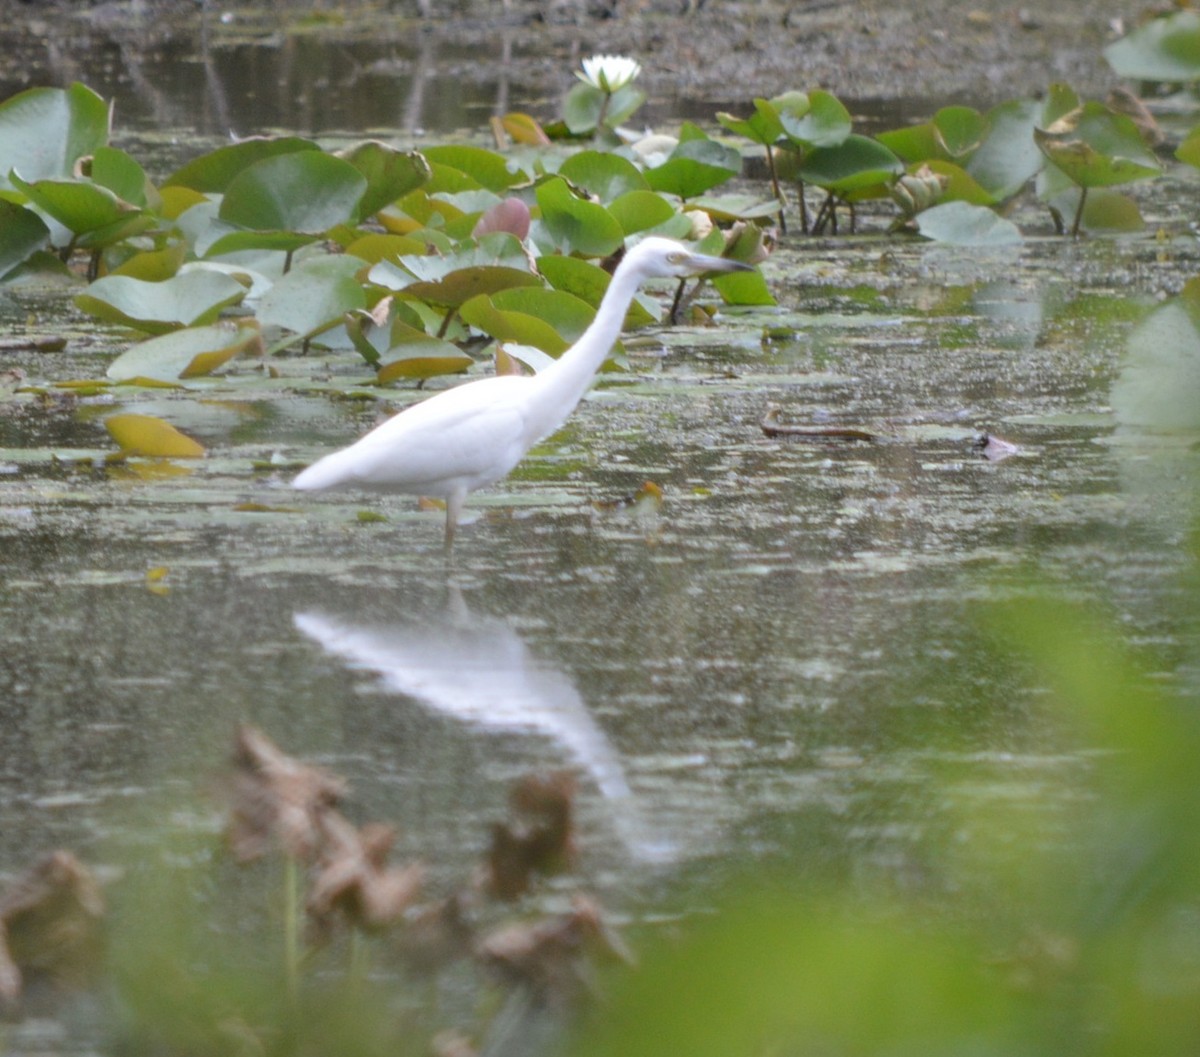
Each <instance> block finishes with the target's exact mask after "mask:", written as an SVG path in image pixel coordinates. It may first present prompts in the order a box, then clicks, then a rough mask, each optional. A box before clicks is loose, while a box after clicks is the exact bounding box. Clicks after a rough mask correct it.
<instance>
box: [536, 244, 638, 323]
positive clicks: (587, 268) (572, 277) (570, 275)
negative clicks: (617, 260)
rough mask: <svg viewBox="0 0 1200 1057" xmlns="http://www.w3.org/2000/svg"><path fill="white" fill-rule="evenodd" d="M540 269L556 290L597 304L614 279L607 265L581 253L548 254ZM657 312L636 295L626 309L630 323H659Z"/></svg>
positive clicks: (543, 259) (595, 306)
mask: <svg viewBox="0 0 1200 1057" xmlns="http://www.w3.org/2000/svg"><path fill="white" fill-rule="evenodd" d="M538 270H539V271H540V272H541V273H542V275H544V276H545V277H546V279H547V280H548V281H549V283H550V285H551V286H553V287H554V289H556V290H563V291H565V292H566V293H569V294H574V295H575V296H576V297H577V298H579V299H580V300H581V301H586V302H587V303H588V304H589V305H591V306H592V307H593V308H598V307H599V306H600V302H601V300H602V299H603V298H604V294H605V292H606V291H607V290H608V284H609V282H610V281H611V279H612V276H611V275H609V273H608V272H606V271H605V270H604V269H603V268H601V267H600V266H599V265H596V264H593V263H592V262H591V261H584V260H580V259H579V258H578V257H563V256H547V257H539V258H538ZM657 322H658V315H657V313H654V312H651V311H649V310H648V309H647V308H646V305H645V302H644V299H641V298H634V301H633V304H631V305H630V306H629V311H628V312H626V313H625V326H626V327H643V326H646V325H647V324H649V323H657Z"/></svg>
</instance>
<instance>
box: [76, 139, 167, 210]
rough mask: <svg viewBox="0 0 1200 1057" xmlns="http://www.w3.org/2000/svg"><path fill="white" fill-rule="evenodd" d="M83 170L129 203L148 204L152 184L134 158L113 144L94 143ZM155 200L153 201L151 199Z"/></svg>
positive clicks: (149, 202) (136, 204)
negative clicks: (88, 161)
mask: <svg viewBox="0 0 1200 1057" xmlns="http://www.w3.org/2000/svg"><path fill="white" fill-rule="evenodd" d="M84 174H85V175H86V176H88V177H90V178H91V179H92V181H93V182H95V183H98V184H99V185H100V186H101V187H107V188H108V189H109V190H110V191H112V193H113V194H115V195H116V196H117V197H118V198H120V199H121V200H122V201H124V202H129V203H130V204H131V205H135V206H139V207H141V208H146V207H147V206H149V205H151V204H152V203H151V200H150V199H151V193H152V192H153V188H152V187H151V185H150V181H149V180H148V179H147V178H146V171H145V170H144V169H143V168H142V167H141V165H140V164H139V163H138V162H137V160H136V159H134V158H133V157H131V156H130V155H129V154H126V153H125V151H123V150H118V149H117V148H116V147H97V148H96V151H95V153H94V154H93V155H92V157H91V162H90V164H89V165H88V166H87V167H86V169H85V172H84ZM154 204H157V203H154Z"/></svg>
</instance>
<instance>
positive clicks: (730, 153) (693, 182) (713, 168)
mask: <svg viewBox="0 0 1200 1057" xmlns="http://www.w3.org/2000/svg"><path fill="white" fill-rule="evenodd" d="M685 137H686V138H685ZM741 171H742V156H741V154H740V153H738V151H736V150H734V149H733V148H732V147H727V146H725V144H723V143H718V142H717V141H716V140H713V139H709V138H708V137H707V136H705V135H704V134H703V132H700V130H699V129H696V128H695V126H688V125H685V126H684V129H683V132H682V133H681V137H680V142H679V145H678V146H677V147H676V148H675V149H674V150H673V151H672V152H671V156H670V157H669V158H668V159H667V160H666V161H665V162H663V164H662V165H659V166H657V167H655V168H653V169H648V170H647V171H646V182H647V183H648V184H649V185H650V188H651V190H654V191H663V192H665V193H667V194H673V195H677V196H678V197H680V198H684V199H687V198H694V197H696V196H697V195H702V194H704V192H705V191H710V190H712V189H713V188H714V187H716V186H718V185H719V184H723V183H725V181H727V180H730V179H732V178H733V177H734V176H737V175H738V173H740V172H741Z"/></svg>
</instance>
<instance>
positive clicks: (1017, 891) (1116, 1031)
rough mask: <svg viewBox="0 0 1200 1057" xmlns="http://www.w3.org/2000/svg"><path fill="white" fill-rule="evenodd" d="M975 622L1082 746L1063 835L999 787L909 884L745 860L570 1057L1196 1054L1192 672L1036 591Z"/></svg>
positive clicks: (581, 1034) (1197, 878)
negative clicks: (1157, 668)
mask: <svg viewBox="0 0 1200 1057" xmlns="http://www.w3.org/2000/svg"><path fill="white" fill-rule="evenodd" d="M1192 550H1193V553H1192V555H1191V565H1190V572H1189V574H1188V575H1189V577H1190V579H1191V583H1190V584H1189V591H1188V592H1187V597H1189V598H1190V600H1191V605H1192V611H1191V612H1189V613H1183V614H1180V626H1182V627H1184V628H1187V629H1190V631H1189V632H1188V633H1190V634H1192V635H1193V638H1192V641H1191V642H1190V644H1189V645H1190V647H1191V652H1190V658H1191V668H1190V671H1191V673H1192V674H1193V676H1194V673H1195V671H1196V667H1195V662H1196V660H1197V654H1196V650H1195V646H1196V642H1195V638H1194V633H1195V631H1196V629H1197V626H1198V625H1197V621H1196V619H1195V618H1196V617H1197V615H1200V606H1197V605H1196V602H1197V601H1200V590H1197V586H1198V584H1197V578H1196V553H1195V547H1194V541H1193V548H1192ZM980 619H981V622H982V630H983V633H984V634H985V635H986V636H987V637H989V638H990V639H991V641H992V643H993V648H994V649H995V651H996V654H997V656H998V657H999V658H1001V659H1002V660H1003V661H1005V662H1006V663H1008V664H1010V665H1013V666H1015V667H1016V668H1018V669H1020V670H1022V671H1023V673H1024V675H1023V679H1024V681H1025V683H1026V686H1027V689H1028V690H1030V691H1031V692H1033V693H1034V694H1036V695H1037V696H1038V697H1039V698H1040V699H1041V700H1042V702H1043V707H1044V708H1045V709H1046V710H1047V711H1048V712H1050V713H1051V714H1057V715H1058V716H1061V717H1062V718H1063V719H1064V720H1065V722H1066V730H1065V732H1064V737H1066V738H1067V739H1068V740H1069V741H1071V742H1073V743H1074V744H1075V745H1076V746H1082V747H1083V749H1084V750H1085V752H1086V755H1087V756H1088V758H1089V760H1090V763H1089V771H1090V773H1089V775H1088V777H1087V781H1086V786H1087V788H1088V791H1089V793H1088V796H1087V798H1086V799H1085V800H1084V801H1083V802H1082V803H1081V804H1080V806H1079V809H1078V812H1077V818H1078V825H1077V827H1076V828H1075V829H1074V831H1073V832H1072V833H1070V834H1069V836H1068V839H1067V840H1066V841H1065V843H1063V844H1061V845H1053V844H1048V843H1047V841H1046V839H1045V834H1044V832H1040V831H1038V829H1037V824H1036V823H1035V822H1033V821H1031V818H1030V814H1029V812H1028V811H1026V810H1024V808H1023V806H1022V805H1021V804H1020V803H1012V804H1009V805H1005V806H999V807H998V806H997V804H996V803H995V802H994V801H993V802H991V803H990V806H988V807H987V808H986V809H983V810H972V809H969V808H968V809H965V810H964V811H963V813H962V815H961V816H960V817H958V818H957V819H956V823H957V825H956V826H955V827H953V828H954V829H955V831H956V832H960V833H961V832H964V831H967V830H969V831H970V832H971V833H972V839H971V840H969V841H958V842H956V841H955V840H954V837H953V834H952V835H951V837H950V839H949V841H948V842H947V845H946V847H945V848H943V849H942V850H941V854H939V855H937V856H936V857H934V859H933V861H932V862H931V863H926V869H927V870H929V871H930V876H928V877H926V878H924V879H923V883H922V884H921V885H920V886H918V887H917V888H916V890H912V891H897V890H896V889H895V888H894V886H888V887H886V889H885V887H884V885H883V884H882V883H874V884H873V883H871V882H865V883H864V882H862V881H861V880H856V881H855V882H854V883H851V884H847V883H846V879H845V878H839V877H836V876H822V872H823V871H824V872H828V873H832V872H833V871H828V870H827V869H826V868H825V867H822V866H821V865H820V864H812V863H793V864H791V866H790V867H784V866H782V865H776V866H774V867H769V866H768V867H764V865H763V864H762V863H755V864H752V866H751V867H750V868H749V869H748V870H747V871H746V872H745V874H744V875H743V876H741V877H740V878H739V879H737V880H735V881H733V882H732V883H730V884H729V885H728V886H727V889H726V891H725V892H724V894H723V895H722V896H721V897H720V898H718V899H717V900H716V901H715V905H714V906H713V907H712V910H713V912H712V913H711V915H706V916H705V918H704V919H703V920H702V921H699V922H697V921H692V922H689V923H685V924H684V925H682V926H679V927H677V928H676V929H675V930H674V933H673V934H672V936H671V937H669V938H666V937H664V936H663V935H662V934H661V930H659V931H658V934H657V935H655V936H653V937H646V936H644V937H642V943H641V944H640V945H639V946H640V949H641V950H642V951H643V953H644V960H643V962H642V965H641V968H640V970H639V971H638V972H636V973H635V974H632V975H629V976H627V977H625V978H623V979H620V980H617V981H613V997H612V1001H611V1002H609V1003H606V1004H605V1005H604V1007H603V1008H602V1009H600V1010H599V1011H598V1012H597V1014H596V1015H595V1016H594V1017H592V1018H591V1019H590V1020H588V1021H587V1022H586V1023H584V1024H582V1025H581V1026H580V1028H579V1030H578V1031H577V1033H576V1036H575V1039H574V1043H573V1045H572V1047H571V1051H570V1052H571V1053H572V1054H574V1055H575V1057H608V1055H617V1054H619V1055H621V1057H643V1055H644V1057H660V1055H666V1054H671V1055H676V1054H687V1055H688V1057H709V1055H712V1057H739V1055H747V1057H767V1055H769V1057H784V1055H792V1054H795V1055H799V1054H820V1055H822V1057H824V1055H843V1054H844V1055H859V1054H861V1055H867V1054H871V1055H885V1054H886V1055H887V1057H900V1055H913V1057H916V1055H920V1057H932V1055H939V1054H946V1055H951V1054H953V1055H967V1054H969V1055H972V1057H980V1055H996V1057H1000V1055H1004V1057H1012V1055H1014V1054H1025V1055H1035V1054H1044V1055H1046V1057H1050V1055H1054V1057H1062V1055H1064V1054H1076V1053H1087V1054H1112V1055H1118V1054H1119V1055H1132V1054H1139V1055H1143V1054H1161V1055H1164V1057H1166V1055H1172V1057H1178V1055H1181V1054H1189V1053H1197V1052H1200V778H1198V772H1197V760H1200V714H1198V713H1197V710H1196V705H1197V699H1196V693H1195V690H1196V688H1195V685H1194V684H1191V685H1183V684H1180V683H1178V682H1176V681H1174V679H1171V680H1165V681H1164V680H1161V679H1157V678H1155V677H1154V673H1153V672H1152V671H1151V670H1149V669H1150V667H1151V666H1150V665H1145V664H1142V663H1139V661H1138V660H1136V659H1134V658H1133V657H1131V656H1130V654H1129V651H1128V650H1127V649H1126V648H1124V647H1123V645H1122V643H1121V641H1120V640H1119V638H1118V636H1117V635H1116V634H1115V632H1114V631H1113V629H1112V627H1111V626H1108V625H1106V624H1105V622H1104V621H1103V620H1100V619H1098V618H1096V617H1095V615H1094V614H1092V613H1090V612H1084V611H1081V610H1080V609H1078V608H1075V607H1072V606H1067V605H1065V604H1063V603H1061V602H1059V601H1056V600H1055V599H1053V598H1052V597H1049V595H1048V594H1047V593H1044V592H1039V591H1036V590H1033V589H1030V590H1028V591H1024V592H1022V597H1021V598H1020V599H1019V600H1017V601H1012V602H1009V603H1006V604H1003V605H997V606H995V607H991V608H989V609H986V610H985V611H984V612H983V613H981V614H980ZM1185 634H1186V633H1185ZM1188 670H1189V668H1188V665H1187V664H1185V665H1183V666H1182V667H1181V672H1182V673H1183V675H1181V676H1180V678H1186V673H1187V672H1188ZM930 678H936V675H935V673H932V672H931V673H930ZM930 798H931V801H936V800H937V799H938V791H937V790H934V789H931V790H930ZM1014 852H1015V853H1014ZM701 898H702V897H701Z"/></svg>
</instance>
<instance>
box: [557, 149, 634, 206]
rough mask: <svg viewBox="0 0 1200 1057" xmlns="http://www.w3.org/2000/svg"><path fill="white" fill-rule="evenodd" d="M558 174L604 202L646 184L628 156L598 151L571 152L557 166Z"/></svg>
mask: <svg viewBox="0 0 1200 1057" xmlns="http://www.w3.org/2000/svg"><path fill="white" fill-rule="evenodd" d="M558 174H559V176H561V177H563V178H564V179H566V180H570V181H571V183H573V184H574V185H575V186H576V187H582V188H583V189H584V190H585V191H587V192H588V194H591V195H595V197H596V198H598V199H599V200H600V201H601V202H605V203H608V202H611V201H612V200H613V199H614V198H618V197H620V196H621V195H623V194H626V193H628V192H630V191H645V190H647V187H648V185H647V183H646V178H645V177H644V176H643V175H642V173H641V170H640V169H638V167H637V166H636V165H634V164H633V162H631V161H630V160H629V159H628V158H622V157H621V156H620V155H619V154H608V153H605V152H602V151H598V150H581V151H580V152H579V153H578V154H572V155H571V157H569V158H568V159H567V160H566V161H564V162H563V163H562V165H560V166H559V168H558Z"/></svg>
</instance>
